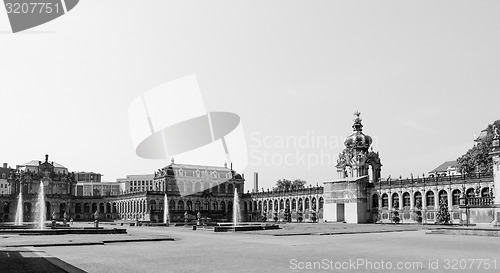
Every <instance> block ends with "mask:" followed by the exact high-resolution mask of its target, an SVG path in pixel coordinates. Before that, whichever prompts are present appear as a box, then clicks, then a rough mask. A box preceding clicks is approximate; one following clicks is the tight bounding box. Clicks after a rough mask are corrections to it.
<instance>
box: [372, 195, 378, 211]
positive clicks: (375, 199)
mask: <svg viewBox="0 0 500 273" xmlns="http://www.w3.org/2000/svg"><path fill="white" fill-rule="evenodd" d="M372 208H378V194H376V193H375V194H374V195H373V196H372Z"/></svg>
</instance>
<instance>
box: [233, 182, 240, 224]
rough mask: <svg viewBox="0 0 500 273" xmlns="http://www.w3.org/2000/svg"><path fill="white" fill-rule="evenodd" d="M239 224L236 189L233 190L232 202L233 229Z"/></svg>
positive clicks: (238, 204) (238, 202)
mask: <svg viewBox="0 0 500 273" xmlns="http://www.w3.org/2000/svg"><path fill="white" fill-rule="evenodd" d="M239 222H241V216H240V198H239V196H238V188H236V187H235V188H234V200H233V227H236V226H237V225H238V223H239Z"/></svg>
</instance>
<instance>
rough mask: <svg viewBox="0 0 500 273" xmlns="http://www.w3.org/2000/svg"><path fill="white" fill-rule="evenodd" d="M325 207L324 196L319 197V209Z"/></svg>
mask: <svg viewBox="0 0 500 273" xmlns="http://www.w3.org/2000/svg"><path fill="white" fill-rule="evenodd" d="M322 208H323V197H320V198H319V209H322Z"/></svg>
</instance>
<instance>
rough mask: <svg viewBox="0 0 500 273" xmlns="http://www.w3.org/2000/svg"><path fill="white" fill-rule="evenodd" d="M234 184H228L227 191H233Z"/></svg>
mask: <svg viewBox="0 0 500 273" xmlns="http://www.w3.org/2000/svg"><path fill="white" fill-rule="evenodd" d="M233 191H234V189H233V184H227V193H233Z"/></svg>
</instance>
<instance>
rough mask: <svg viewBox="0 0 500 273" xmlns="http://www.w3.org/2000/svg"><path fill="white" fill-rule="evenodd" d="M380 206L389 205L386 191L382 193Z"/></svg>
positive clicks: (385, 206)
mask: <svg viewBox="0 0 500 273" xmlns="http://www.w3.org/2000/svg"><path fill="white" fill-rule="evenodd" d="M382 207H383V208H387V207H389V196H388V195H387V193H384V194H382Z"/></svg>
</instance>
